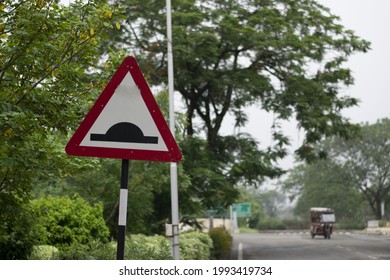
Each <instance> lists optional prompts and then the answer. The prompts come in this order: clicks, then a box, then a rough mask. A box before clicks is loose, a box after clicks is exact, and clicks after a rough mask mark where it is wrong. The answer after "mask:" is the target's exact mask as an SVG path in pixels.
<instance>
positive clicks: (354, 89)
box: [224, 0, 390, 168]
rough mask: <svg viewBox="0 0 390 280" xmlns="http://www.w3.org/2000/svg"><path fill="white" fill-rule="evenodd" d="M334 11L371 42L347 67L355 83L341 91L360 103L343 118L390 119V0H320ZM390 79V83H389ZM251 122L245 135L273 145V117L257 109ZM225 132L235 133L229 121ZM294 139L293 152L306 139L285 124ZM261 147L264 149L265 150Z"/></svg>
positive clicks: (290, 159) (287, 164)
mask: <svg viewBox="0 0 390 280" xmlns="http://www.w3.org/2000/svg"><path fill="white" fill-rule="evenodd" d="M317 2H319V3H321V4H323V5H324V6H326V7H329V8H330V9H331V12H332V13H333V14H334V15H337V16H339V17H340V18H341V24H342V25H343V26H345V27H346V28H347V29H351V30H353V31H355V33H356V35H358V36H359V37H361V38H363V39H365V40H368V41H370V42H371V50H370V51H369V52H368V53H365V54H364V53H363V54H357V55H354V56H351V57H350V59H349V61H348V63H347V64H346V65H347V66H348V67H349V68H350V69H352V72H353V76H354V78H355V84H354V85H353V86H351V87H349V88H346V89H344V90H343V91H342V92H343V93H344V94H346V95H349V96H351V97H355V98H358V99H359V100H360V103H359V106H356V107H355V108H352V109H347V110H345V111H344V116H346V117H348V118H349V119H350V120H351V121H352V122H354V123H363V122H369V123H375V122H376V121H377V120H378V119H380V118H385V117H390V108H389V106H390V90H389V86H388V84H389V80H390V77H389V73H390V71H389V68H390V67H389V66H388V64H389V62H390V32H389V30H388V29H389V28H390V16H389V12H390V0H370V1H363V0H317ZM388 79H389V80H388ZM248 112H249V114H248V115H249V123H248V125H247V126H246V128H244V129H241V131H242V132H249V133H250V134H252V135H253V136H254V137H255V138H256V139H258V140H259V141H260V142H261V143H262V144H263V145H265V146H267V145H269V144H270V143H271V142H270V141H271V136H270V133H269V128H270V126H271V124H272V116H269V115H267V114H266V113H264V112H259V111H258V110H249V111H248ZM224 125H225V126H224V131H226V133H228V134H231V133H233V128H232V126H231V125H229V124H228V122H226V123H224ZM283 129H284V131H285V133H286V134H288V135H289V136H290V138H291V142H292V147H291V149H290V150H291V152H290V153H293V150H295V149H296V148H298V147H299V146H300V144H301V142H302V140H303V132H299V131H298V129H297V128H296V124H295V123H293V122H291V123H286V124H284V125H283ZM263 145H262V147H264V146H263ZM293 162H294V159H293V157H292V156H289V157H288V158H286V159H285V160H283V161H282V162H281V163H280V164H281V166H282V167H284V168H290V167H292V166H293Z"/></svg>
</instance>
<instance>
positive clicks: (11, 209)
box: [0, 192, 42, 260]
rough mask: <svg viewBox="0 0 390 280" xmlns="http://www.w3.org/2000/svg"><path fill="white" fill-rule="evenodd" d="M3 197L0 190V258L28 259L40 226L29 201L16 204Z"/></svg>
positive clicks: (36, 239)
mask: <svg viewBox="0 0 390 280" xmlns="http://www.w3.org/2000/svg"><path fill="white" fill-rule="evenodd" d="M5 197H6V195H4V196H3V195H2V194H1V192H0V205H1V211H0V259H1V260H15V259H17V260H25V259H28V256H29V255H30V254H31V252H32V250H33V247H34V246H35V245H38V244H39V241H38V238H39V236H41V235H42V232H41V230H42V228H41V227H40V223H39V220H38V218H37V215H36V213H35V211H34V208H33V207H31V205H30V204H29V203H26V204H22V203H21V204H19V205H18V204H16V203H13V201H12V200H7V198H5ZM4 198H5V199H4Z"/></svg>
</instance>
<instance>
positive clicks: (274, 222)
mask: <svg viewBox="0 0 390 280" xmlns="http://www.w3.org/2000/svg"><path fill="white" fill-rule="evenodd" d="M257 229H259V230H284V229H286V226H285V225H284V224H283V223H282V222H281V221H280V220H278V219H275V218H272V217H265V218H263V219H262V220H260V221H259V223H258V224H257Z"/></svg>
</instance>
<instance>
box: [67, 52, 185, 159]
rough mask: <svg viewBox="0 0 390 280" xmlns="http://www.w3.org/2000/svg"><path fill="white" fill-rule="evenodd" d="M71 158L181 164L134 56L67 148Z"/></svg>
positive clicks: (108, 88) (89, 113)
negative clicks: (86, 157)
mask: <svg viewBox="0 0 390 280" xmlns="http://www.w3.org/2000/svg"><path fill="white" fill-rule="evenodd" d="M65 150H66V152H67V153H68V154H69V155H75V156H90V157H102V158H120V159H135V160H148V161H164V162H178V161H180V160H181V158H182V155H181V152H180V150H179V147H178V146H177V144H176V141H175V139H174V137H173V136H172V134H171V131H170V130H169V128H168V125H167V123H166V121H165V119H164V117H163V115H162V113H161V111H160V109H159V107H158V105H157V103H156V101H155V99H154V97H153V94H152V92H151V91H150V89H149V86H148V84H147V83H146V81H145V78H144V76H143V75H142V72H141V70H140V68H139V66H138V64H137V61H136V60H135V59H134V58H133V57H126V58H125V59H124V60H123V62H122V64H121V65H120V66H119V68H118V70H117V71H116V72H115V74H114V76H113V77H112V78H111V81H110V82H109V83H108V84H107V86H106V87H105V89H104V90H103V92H102V94H101V95H100V96H99V98H98V99H97V100H96V103H95V104H94V105H93V106H92V108H91V110H90V111H89V112H88V114H87V116H86V117H85V119H84V120H83V121H82V123H81V124H80V126H79V128H78V129H77V130H76V132H75V133H74V135H73V137H72V138H71V139H70V141H69V143H68V144H67V146H66V148H65Z"/></svg>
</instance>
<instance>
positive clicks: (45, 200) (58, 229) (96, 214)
mask: <svg viewBox="0 0 390 280" xmlns="http://www.w3.org/2000/svg"><path fill="white" fill-rule="evenodd" d="M32 204H33V205H34V206H35V207H36V209H37V214H38V217H39V218H40V222H41V225H42V227H43V228H44V230H43V232H42V234H41V235H40V236H39V241H40V244H45V245H52V246H55V247H57V248H59V249H62V248H64V247H67V246H73V245H75V246H77V245H79V244H81V245H86V244H88V243H90V242H91V241H97V242H107V241H108V236H109V230H108V228H107V226H106V224H105V222H104V219H103V206H102V204H96V205H94V206H90V205H89V204H88V203H87V202H86V201H85V200H84V199H83V198H81V197H80V196H78V195H75V196H74V197H73V198H72V199H71V198H69V197H68V196H64V197H52V196H46V197H42V198H40V199H38V200H35V201H33V202H32Z"/></svg>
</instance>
